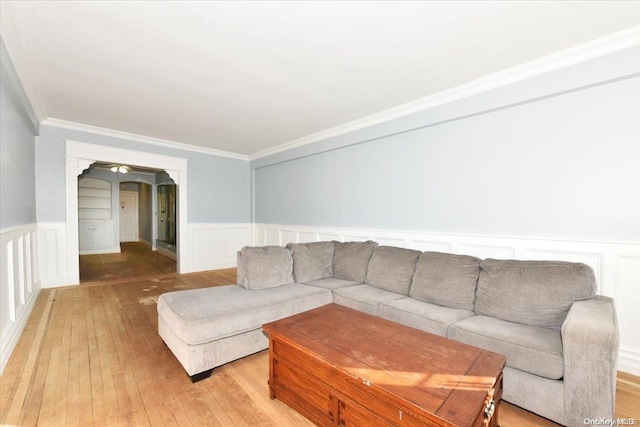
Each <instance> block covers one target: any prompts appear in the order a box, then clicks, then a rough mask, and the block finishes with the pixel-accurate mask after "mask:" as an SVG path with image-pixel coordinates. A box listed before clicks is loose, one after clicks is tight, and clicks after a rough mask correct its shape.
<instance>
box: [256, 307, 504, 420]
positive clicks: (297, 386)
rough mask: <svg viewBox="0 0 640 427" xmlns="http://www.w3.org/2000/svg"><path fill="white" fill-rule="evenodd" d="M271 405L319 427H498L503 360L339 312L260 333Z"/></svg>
mask: <svg viewBox="0 0 640 427" xmlns="http://www.w3.org/2000/svg"><path fill="white" fill-rule="evenodd" d="M263 328H264V330H265V331H266V332H267V333H268V334H269V389H270V396H271V398H272V399H274V398H276V397H277V398H278V399H280V400H281V401H282V402H284V403H286V404H287V405H289V406H291V407H292V408H294V409H296V410H297V411H298V412H300V413H301V414H302V415H304V416H305V417H307V418H308V419H309V420H311V421H312V422H314V423H315V424H317V425H319V426H345V427H351V426H393V425H396V426H495V425H497V416H498V407H499V403H500V398H501V396H502V369H503V368H504V364H505V357H504V356H502V355H500V354H497V353H493V352H490V351H486V350H482V349H479V348H477V347H472V346H469V345H466V344H462V343H459V342H456V341H452V340H449V339H446V338H443V337H440V336H437V335H433V334H430V333H427V332H423V331H420V330H417V329H414V328H410V327H407V326H403V325H400V324H398V323H395V322H391V321H388V320H385V319H381V318H379V317H375V316H371V315H369V314H366V313H362V312H359V311H356V310H352V309H349V308H346V307H343V306H340V305H337V304H329V305H326V306H323V307H320V308H317V309H315V310H311V311H307V312H304V313H301V314H298V315H295V316H292V317H288V318H285V319H282V320H278V321H276V322H273V323H269V324H267V325H264V326H263Z"/></svg>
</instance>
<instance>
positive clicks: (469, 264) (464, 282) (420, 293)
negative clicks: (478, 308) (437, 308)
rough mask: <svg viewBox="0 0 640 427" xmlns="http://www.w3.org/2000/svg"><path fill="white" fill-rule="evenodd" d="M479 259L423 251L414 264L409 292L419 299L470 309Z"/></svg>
mask: <svg viewBox="0 0 640 427" xmlns="http://www.w3.org/2000/svg"><path fill="white" fill-rule="evenodd" d="M479 274H480V258H476V257H472V256H468V255H456V254H446V253H441V252H424V253H422V254H421V255H420V258H419V259H418V263H417V264H416V272H415V274H414V276H413V283H412V284H411V291H410V292H409V295H410V296H411V298H415V299H417V300H420V301H424V302H429V303H432V304H437V305H442V306H445V307H450V308H457V309H460V310H471V311H473V308H474V303H475V301H476V286H477V284H478V275H479Z"/></svg>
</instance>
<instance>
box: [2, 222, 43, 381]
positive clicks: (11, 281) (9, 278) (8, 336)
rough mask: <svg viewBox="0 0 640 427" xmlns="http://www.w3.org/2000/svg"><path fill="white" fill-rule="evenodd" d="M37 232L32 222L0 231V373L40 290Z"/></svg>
mask: <svg viewBox="0 0 640 427" xmlns="http://www.w3.org/2000/svg"><path fill="white" fill-rule="evenodd" d="M37 234H38V228H37V225H36V224H27V225H23V226H19V227H12V228H10V229H5V230H1V231H0V245H1V250H0V257H1V262H0V274H1V275H0V374H2V371H4V367H5V366H6V364H7V361H8V360H9V357H10V356H11V353H12V352H13V349H14V348H15V346H16V344H17V343H18V339H19V338H20V335H21V334H22V331H23V329H24V326H25V324H26V322H27V319H28V318H29V315H30V314H31V310H32V309H33V306H34V304H35V301H36V299H37V298H38V294H39V293H40V286H39V284H38V283H37V277H38V272H37V266H38V254H37V243H36V242H37V239H36V236H37Z"/></svg>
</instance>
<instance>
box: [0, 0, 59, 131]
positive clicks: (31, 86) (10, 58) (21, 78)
mask: <svg viewBox="0 0 640 427" xmlns="http://www.w3.org/2000/svg"><path fill="white" fill-rule="evenodd" d="M2 9H4V10H3V11H2V13H0V38H1V39H2V56H3V57H4V56H6V60H3V61H2V62H3V65H4V67H5V70H7V71H8V73H9V78H10V79H11V81H12V82H13V83H14V85H16V87H17V89H18V92H19V96H20V99H21V101H22V103H23V104H24V107H25V110H26V111H27V114H28V115H29V118H30V119H31V121H32V122H34V126H35V128H36V129H38V124H39V123H40V122H42V121H43V120H45V119H46V118H47V109H46V107H45V104H44V100H43V99H42V91H41V90H40V85H39V84H38V80H37V79H36V77H35V73H34V72H33V66H32V64H31V61H30V60H29V57H28V55H25V54H24V44H23V42H22V39H21V38H20V36H19V31H17V28H16V25H15V23H14V21H13V18H12V17H11V15H12V14H11V13H8V10H7V9H9V10H10V9H11V3H10V2H2ZM5 40H7V41H9V45H10V46H12V47H14V51H11V52H10V51H9V48H7V46H6V44H5ZM5 62H6V63H5Z"/></svg>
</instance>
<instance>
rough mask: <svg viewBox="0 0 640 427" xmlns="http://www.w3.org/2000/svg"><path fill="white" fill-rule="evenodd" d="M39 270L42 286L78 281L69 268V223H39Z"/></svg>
mask: <svg viewBox="0 0 640 427" xmlns="http://www.w3.org/2000/svg"><path fill="white" fill-rule="evenodd" d="M37 246H38V260H39V262H38V272H39V277H40V279H39V284H40V287H41V288H55V287H59V286H67V285H69V284H70V283H78V281H79V280H78V278H76V279H75V281H73V278H69V275H68V269H67V224H66V223H64V222H40V223H38V245H37Z"/></svg>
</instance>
